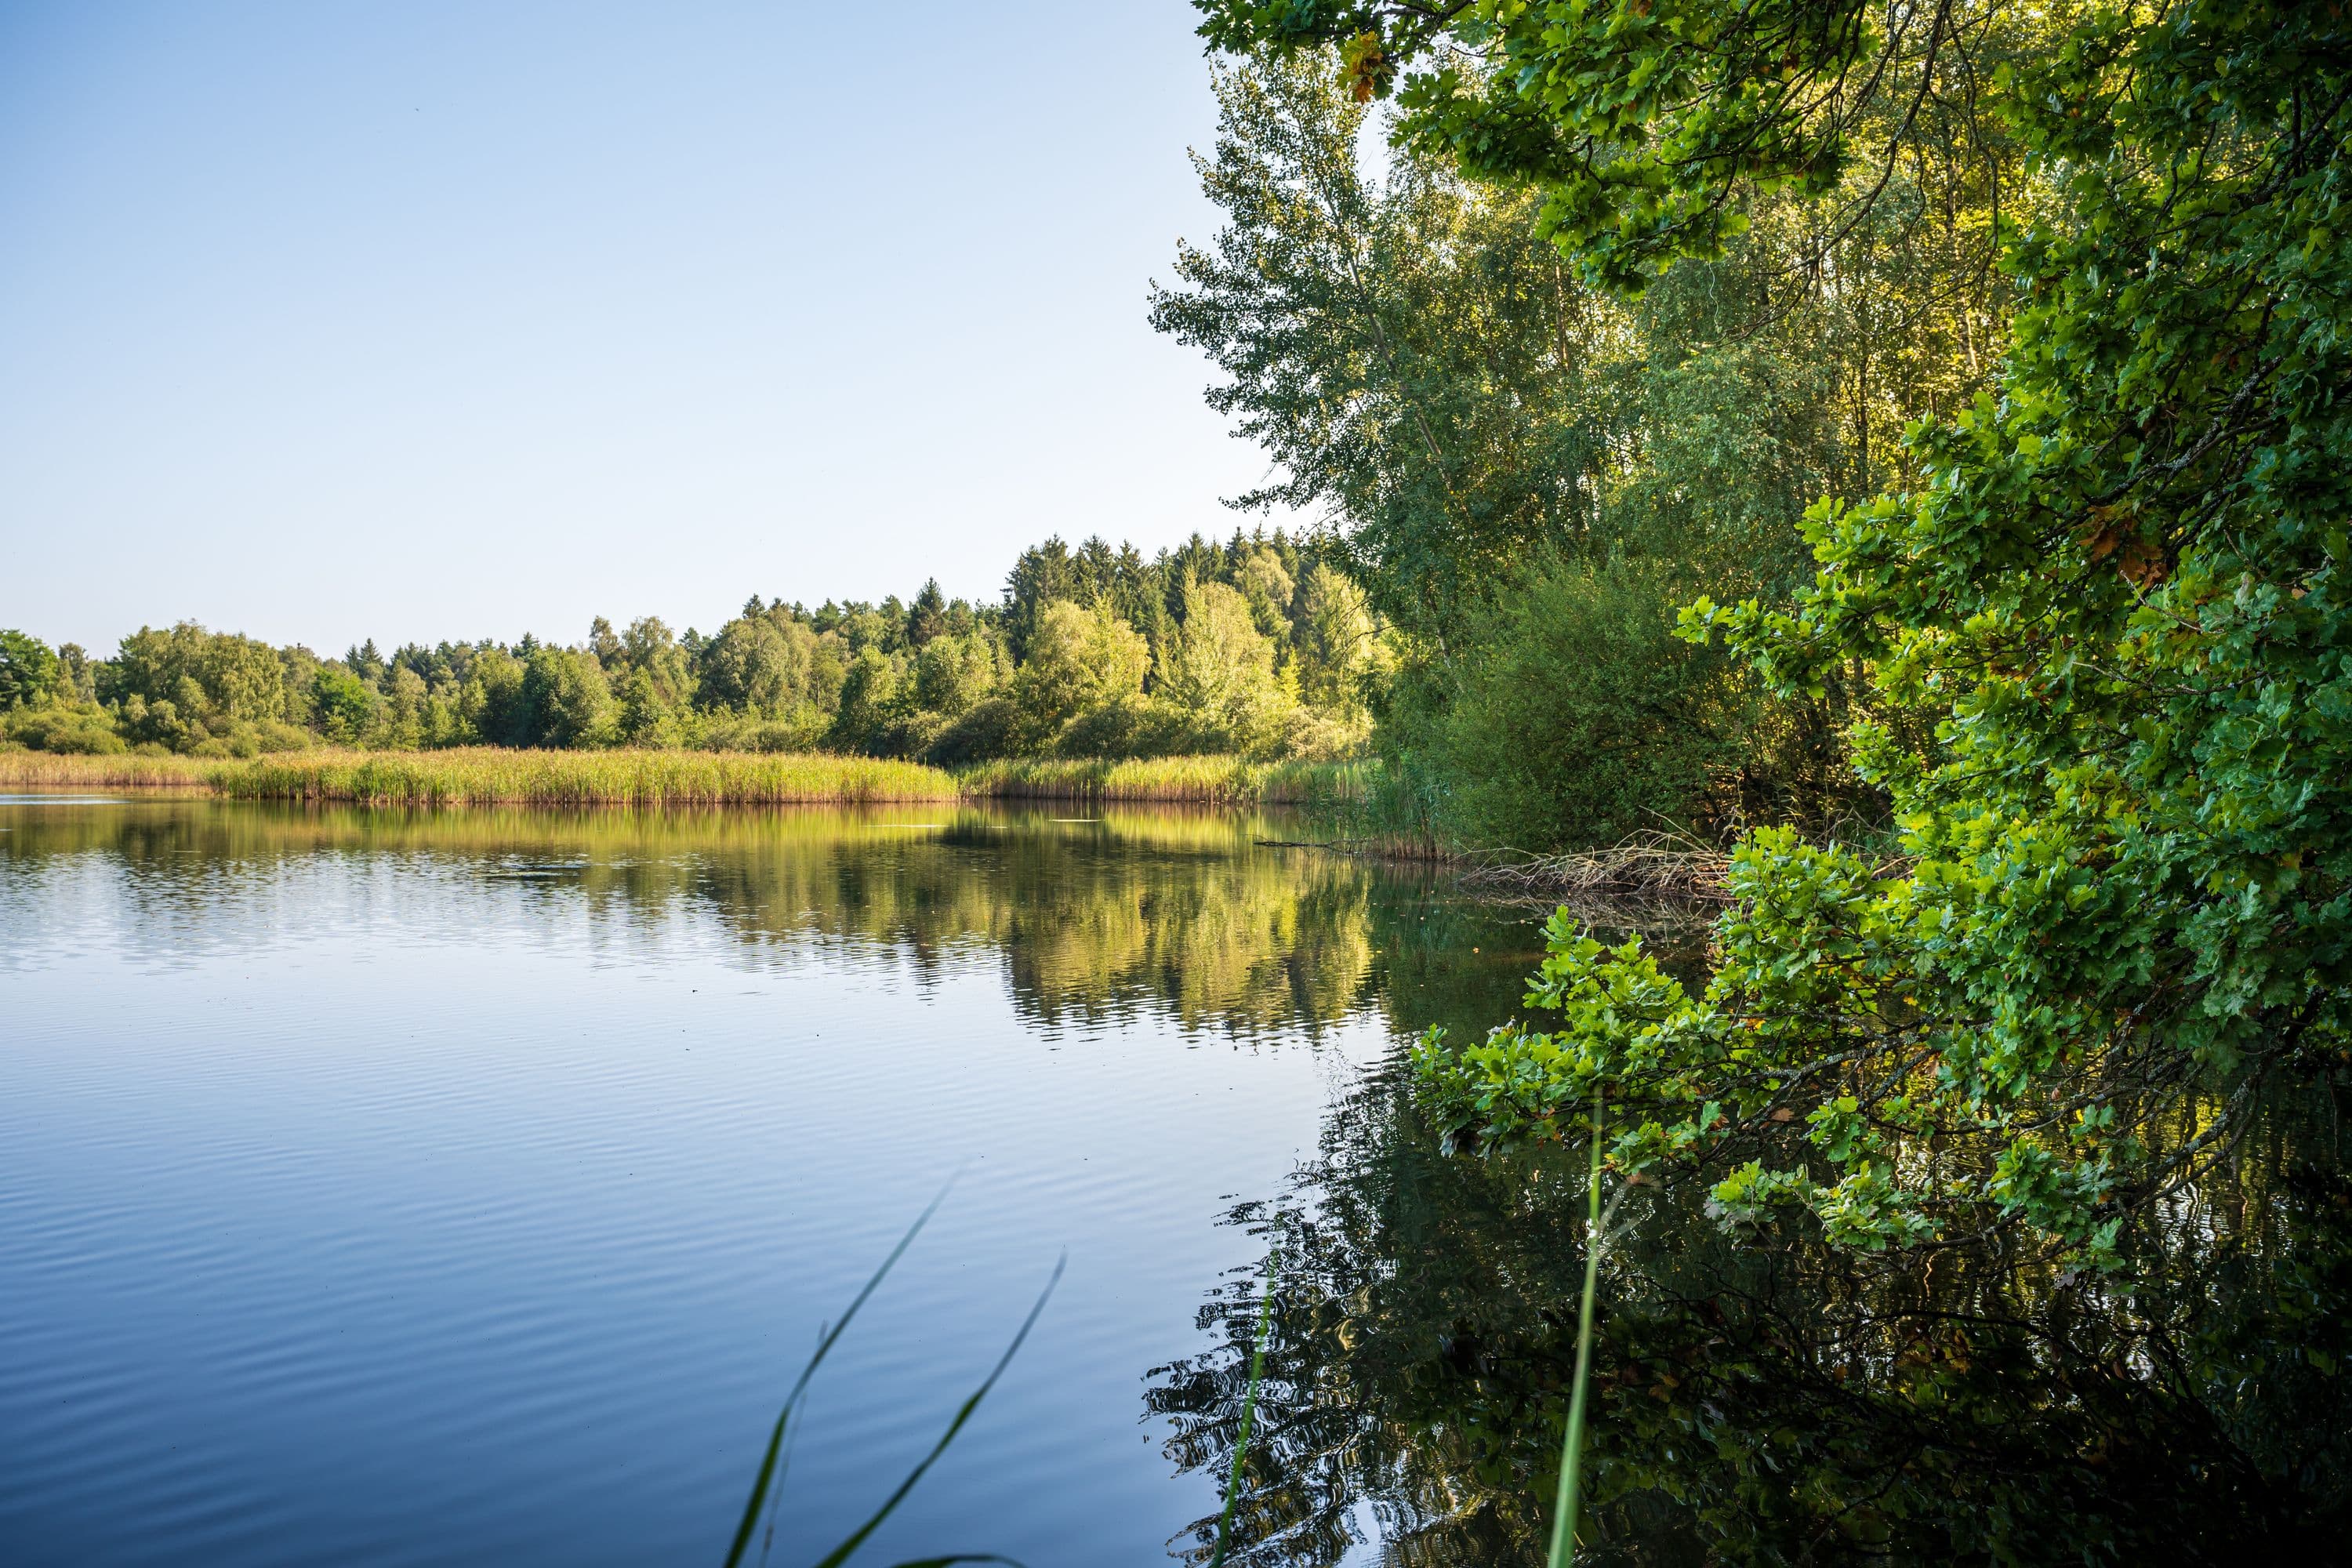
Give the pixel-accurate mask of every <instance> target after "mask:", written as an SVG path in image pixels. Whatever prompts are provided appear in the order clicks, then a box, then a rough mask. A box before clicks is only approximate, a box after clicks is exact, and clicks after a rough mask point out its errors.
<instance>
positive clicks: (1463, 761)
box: [1391, 560, 1761, 848]
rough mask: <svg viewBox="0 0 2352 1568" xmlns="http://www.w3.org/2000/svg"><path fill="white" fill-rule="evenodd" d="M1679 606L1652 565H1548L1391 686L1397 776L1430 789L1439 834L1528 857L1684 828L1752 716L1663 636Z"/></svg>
mask: <svg viewBox="0 0 2352 1568" xmlns="http://www.w3.org/2000/svg"><path fill="white" fill-rule="evenodd" d="M1679 599H1680V595H1678V593H1677V592H1676V586H1675V578H1674V576H1673V575H1672V574H1668V573H1667V572H1665V571H1664V570H1663V569H1662V568H1661V567H1660V566H1659V565H1658V564H1657V563H1646V562H1641V561H1630V562H1629V561H1623V560H1615V561H1610V562H1607V563H1601V564H1599V565H1590V564H1586V563H1581V562H1575V561H1568V562H1555V563H1549V564H1547V565H1545V566H1542V567H1539V568H1538V569H1537V570H1535V571H1533V572H1532V573H1530V574H1528V579H1527V581H1526V583H1525V585H1524V586H1523V587H1522V588H1521V590H1520V591H1519V592H1518V593H1517V594H1514V595H1511V596H1510V597H1508V598H1507V599H1505V600H1503V601H1501V602H1499V603H1497V604H1496V605H1493V606H1492V607H1491V608H1488V609H1485V610H1482V611H1480V612H1479V613H1478V614H1477V615H1475V616H1471V617H1469V618H1468V619H1467V620H1466V622H1465V625H1464V626H1463V627H1462V629H1461V633H1460V635H1459V636H1458V637H1457V638H1456V645H1457V649H1458V652H1457V658H1456V660H1455V663H1454V666H1453V667H1452V668H1450V669H1447V668H1443V667H1423V668H1420V669H1418V670H1415V671H1412V672H1411V673H1410V674H1409V675H1408V676H1407V677H1406V678H1405V679H1402V680H1401V681H1400V682H1399V685H1398V689H1397V690H1396V692H1395V694H1394V696H1393V697H1392V698H1391V714H1392V715H1393V718H1394V720H1395V721H1396V728H1397V729H1398V730H1400V731H1403V732H1404V733H1407V734H1410V735H1412V736H1413V737H1414V738H1415V741H1416V742H1417V743H1416V744H1415V745H1414V746H1413V747H1412V749H1411V750H1410V751H1409V752H1407V753H1406V755H1405V757H1404V759H1403V761H1404V763H1405V765H1406V766H1407V767H1408V768H1409V769H1412V770H1413V771H1416V772H1420V773H1426V774H1427V775H1429V776H1431V777H1432V778H1433V779H1434V780H1435V781H1437V792H1438V793H1437V796H1436V826H1438V828H1439V829H1440V831H1442V832H1443V833H1444V834H1445V835H1446V836H1448V837H1452V838H1454V839H1455V840H1456V841H1459V842H1465V843H1471V844H1482V845H1512V846H1519V847H1530V848H1540V847H1549V846H1552V845H1558V844H1613V843H1615V842H1617V841H1619V840H1621V839H1622V838H1624V837H1627V836H1629V835H1631V834H1634V833H1637V832H1643V831H1657V830H1660V829H1664V828H1678V829H1684V830H1687V829H1689V828H1691V827H1692V826H1694V824H1693V822H1692V820H1691V817H1690V816H1689V815H1688V814H1690V813H1692V812H1694V811H1695V810H1696V808H1697V807H1698V806H1699V805H1700V804H1701V803H1702V801H1703V800H1704V797H1705V796H1706V792H1707V789H1708V786H1709V784H1710V782H1711V781H1712V780H1714V779H1715V778H1716V777H1717V775H1720V774H1724V773H1731V772H1734V771H1736V770H1737V768H1738V765H1739V764H1740V763H1741V762H1743V761H1744V760H1745V759H1746V758H1747V757H1748V755H1750V754H1751V753H1752V752H1754V751H1756V750H1757V747H1756V746H1755V745H1754V743H1753V742H1754V738H1755V734H1756V731H1757V729H1758V727H1759V723H1760V720H1761V716H1760V715H1759V712H1758V711H1757V710H1758V708H1759V706H1760V705H1759V703H1757V702H1756V701H1755V700H1753V698H1752V697H1751V696H1750V695H1749V693H1748V689H1747V687H1746V683H1744V682H1742V681H1741V680H1739V679H1737V677H1736V674H1735V672H1732V671H1729V670H1727V668H1725V667H1726V665H1727V662H1728V661H1727V660H1726V659H1725V658H1723V657H1722V655H1720V654H1719V653H1717V652H1714V651H1711V650H1709V649H1707V648H1705V647H1692V646H1691V645H1690V644H1689V643H1687V642H1685V641H1684V640H1682V639H1681V638H1679V637H1676V636H1675V611H1676V608H1677V605H1678V603H1679ZM1449 678H1450V679H1449ZM1678 812H1679V813H1681V814H1684V815H1681V816H1676V815H1675V814H1676V813H1678Z"/></svg>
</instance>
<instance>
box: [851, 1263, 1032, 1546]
mask: <svg viewBox="0 0 2352 1568" xmlns="http://www.w3.org/2000/svg"><path fill="white" fill-rule="evenodd" d="M1069 1262H1070V1255H1069V1254H1068V1253H1064V1254H1063V1255H1062V1257H1061V1258H1060V1260H1059V1261H1057V1262H1056V1263H1055V1265H1054V1275H1053V1278H1052V1279H1048V1280H1046V1281H1045V1289H1043V1290H1042V1291H1040V1292H1038V1295H1037V1304H1036V1305H1035V1306H1034V1307H1032V1308H1030V1309H1029V1315H1028V1316H1027V1317H1026V1318H1024V1319H1023V1320H1022V1321H1021V1331H1020V1332H1018V1333H1016V1334H1014V1335H1013V1342H1012V1343H1011V1344H1009V1345H1007V1346H1005V1347H1004V1353H1003V1355H1001V1356H999V1357H998V1358H997V1361H996V1365H995V1366H994V1367H993V1368H992V1369H991V1371H990V1372H989V1374H988V1376H987V1377H986V1378H984V1379H982V1382H981V1385H980V1386H979V1387H978V1388H976V1389H974V1390H973V1391H972V1394H971V1398H969V1399H967V1400H965V1401H964V1402H963V1404H962V1405H961V1407H960V1408H959V1409H958V1410H957V1411H956V1414H955V1419H954V1420H952V1421H950V1422H949V1423H948V1429H947V1430H946V1431H945V1432H944V1433H942V1434H941V1435H940V1440H939V1441H938V1442H936V1443H934V1444H932V1445H931V1451H930V1452H929V1453H928V1454H926V1455H924V1456H923V1458H922V1460H921V1462H920V1463H919V1464H918V1465H916V1467H915V1468H913V1469H912V1470H909V1471H908V1473H907V1479H905V1480H903V1481H900V1482H899V1483H898V1490H897V1491H894V1492H892V1493H891V1494H890V1496H889V1499H888V1500H887V1501H886V1502H884V1503H883V1505H882V1506H881V1507H880V1508H878V1509H877V1510H874V1517H873V1518H871V1519H869V1520H867V1521H866V1522H865V1523H864V1524H862V1525H859V1526H858V1527H857V1531H856V1533H855V1534H853V1535H851V1536H850V1538H849V1539H848V1540H846V1541H845V1542H842V1543H841V1544H840V1545H838V1546H836V1547H835V1548H834V1549H833V1550H832V1551H831V1552H827V1553H825V1555H824V1559H823V1560H822V1561H820V1562H819V1563H817V1565H816V1568H841V1564H842V1563H846V1562H847V1561H849V1554H850V1553H851V1552H856V1550H857V1549H858V1548H859V1547H860V1546H863V1545H865V1544H866V1537H867V1536H869V1535H871V1534H873V1533H874V1532H875V1531H877V1530H879V1529H880V1528H881V1527H882V1521H884V1520H886V1519H887V1518H889V1517H890V1514H891V1512H892V1510H895V1509H897V1508H898V1505H899V1504H900V1503H902V1502H904V1501H906V1500H907V1494H908V1492H911V1491H913V1490H914V1489H915V1483H916V1482H917V1481H919V1480H921V1479H923V1475H924V1472H925V1471H927V1470H929V1468H931V1466H932V1465H933V1464H935V1463H936V1462H938V1459H939V1457H940V1455H941V1454H944V1453H946V1452H947V1451H948V1445H949V1444H950V1443H952V1442H954V1441H955V1440H956V1434H957V1433H959V1432H961V1431H962V1430H963V1424H964V1423H965V1422H967V1421H969V1420H971V1413H972V1412H973V1411H975V1410H977V1409H979V1408H980V1402H981V1401H982V1400H983V1399H985V1398H987V1397H988V1391H989V1390H990V1389H992V1388H994V1387H995V1386H996V1380H997V1379H998V1378H1000V1377H1003V1375H1004V1369H1005V1368H1006V1367H1008V1366H1011V1365H1012V1364H1013V1356H1014V1355H1015V1354H1017V1353H1019V1352H1020V1349H1021V1342H1023V1341H1024V1340H1026V1339H1027V1338H1028V1337H1029V1331H1030V1330H1031V1329H1034V1328H1035V1327H1036V1326H1037V1317H1038V1314H1039V1313H1041V1312H1043V1311H1044V1310H1045V1303H1046V1301H1047V1300H1050V1299H1051V1298H1052V1296H1053V1294H1054V1287H1055V1286H1056V1285H1059V1284H1060V1283H1061V1282H1062V1270H1063V1269H1064V1268H1067V1267H1068V1266H1069ZM927 1561H929V1562H933V1563H975V1562H1000V1563H1001V1562H1003V1561H1004V1559H1003V1558H989V1557H944V1558H931V1559H927Z"/></svg>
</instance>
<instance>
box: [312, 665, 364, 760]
mask: <svg viewBox="0 0 2352 1568" xmlns="http://www.w3.org/2000/svg"><path fill="white" fill-rule="evenodd" d="M378 706H379V699H378V698H377V696H376V692H375V688H373V686H370V685H369V684H368V683H367V682H366V681H364V680H362V679H360V678H359V677H358V676H356V675H354V674H352V672H351V671H350V670H349V669H346V668H343V667H342V666H341V665H322V666H321V667H320V669H319V673H318V674H317V675H316V676H314V677H312V678H311V681H310V710H311V712H312V713H313V714H314V715H316V722H317V724H318V726H319V732H320V734H322V735H324V736H326V738H327V739H328V740H330V741H339V742H342V743H343V744H344V745H355V744H357V743H358V742H360V741H362V739H364V738H365V737H366V735H367V733H368V731H370V730H372V729H373V728H374V727H375V720H376V710H377V707H378Z"/></svg>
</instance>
